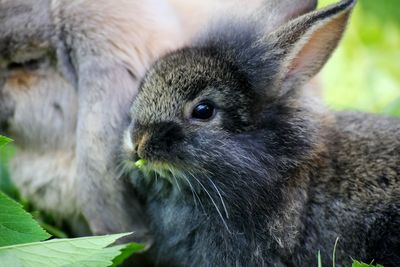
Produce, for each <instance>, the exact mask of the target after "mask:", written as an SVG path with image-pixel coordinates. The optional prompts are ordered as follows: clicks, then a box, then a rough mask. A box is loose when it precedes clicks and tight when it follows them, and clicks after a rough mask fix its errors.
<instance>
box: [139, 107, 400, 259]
mask: <svg viewBox="0 0 400 267" xmlns="http://www.w3.org/2000/svg"><path fill="white" fill-rule="evenodd" d="M335 115H336V116H335V117H334V118H333V117H332V116H329V115H328V116H327V117H322V118H321V121H319V122H318V121H315V123H317V124H318V123H321V124H322V123H326V124H327V125H325V127H324V129H325V130H327V131H325V133H323V135H322V136H321V139H320V140H319V141H320V142H319V143H318V142H317V143H315V148H314V149H315V150H314V151H315V156H316V157H315V158H310V159H307V160H305V161H304V162H302V163H300V164H299V165H298V167H295V168H293V169H292V170H291V171H290V172H289V173H290V176H289V177H285V174H284V173H283V174H282V177H281V179H282V180H283V181H284V180H286V182H285V183H284V184H283V185H282V184H279V187H277V188H276V191H275V194H276V196H275V198H278V199H279V202H280V204H279V205H278V204H276V203H275V204H271V202H270V201H271V199H270V198H269V196H264V195H260V194H257V193H255V192H254V190H255V188H253V187H252V188H246V187H245V186H240V187H239V188H238V190H240V191H241V193H240V194H241V195H239V194H238V195H237V196H234V195H233V194H227V195H223V198H224V202H225V205H227V207H228V210H229V215H230V218H229V219H226V218H225V220H226V222H227V225H228V228H229V231H228V230H227V229H226V226H225V225H224V222H223V221H222V220H221V217H220V215H219V213H218V211H217V210H216V208H215V207H214V205H213V203H212V202H210V201H209V196H208V195H207V193H206V192H205V191H202V190H199V192H197V194H198V197H199V198H200V199H201V200H202V203H201V204H200V203H199V200H198V199H197V196H195V198H194V197H193V195H192V193H191V192H190V186H189V185H188V184H185V182H184V181H183V182H180V185H179V186H180V187H177V186H175V187H171V186H170V184H169V183H168V182H165V184H164V185H163V187H162V186H161V183H162V182H163V181H162V180H161V179H159V180H158V181H157V183H155V184H154V183H152V184H150V185H149V184H147V183H146V182H145V180H141V179H135V184H136V185H137V188H139V190H140V192H141V193H142V195H143V196H144V197H145V199H146V200H147V206H146V207H147V212H148V214H149V216H150V217H151V221H152V222H153V225H152V229H153V231H154V236H155V237H156V239H155V244H159V246H157V247H156V248H154V250H155V251H156V255H157V260H158V261H159V262H160V263H164V264H166V265H167V266H169V265H171V264H172V266H175V265H178V266H315V265H316V255H317V252H318V251H321V255H322V259H323V263H324V265H326V266H329V265H330V264H331V262H332V253H333V249H334V244H335V240H336V238H339V243H338V246H337V248H336V262H338V263H340V264H341V265H339V266H342V264H344V263H346V264H347V265H350V262H351V257H352V258H354V259H360V260H363V261H364V262H371V261H372V260H375V262H378V263H383V264H384V266H397V264H398V263H399V262H400V254H399V251H400V247H399V246H400V235H397V236H396V234H395V233H398V229H400V186H399V183H400V181H399V179H400V138H399V136H400V120H399V119H395V118H382V117H379V116H375V115H371V114H363V113H337V114H335ZM315 141H317V140H315ZM283 142H284V140H283ZM259 149H261V148H258V150H259ZM258 152H259V151H258ZM286 172H287V171H286ZM225 177H226V179H229V174H227V175H226V176H225ZM240 178H242V179H243V180H246V179H252V180H255V181H257V179H263V178H264V177H257V176H253V177H251V178H250V177H248V176H246V175H243V177H240ZM142 179H144V177H142ZM198 179H199V180H201V181H204V179H202V178H201V177H198ZM160 180H161V181H160ZM178 183H179V182H178ZM195 183H196V182H195V181H194V182H193V184H192V185H193V186H194V184H195ZM262 183H263V182H262V181H260V184H262ZM204 186H205V187H206V189H207V191H209V193H210V194H211V197H212V198H213V199H214V201H215V202H216V203H217V205H218V206H219V209H220V212H224V211H223V209H222V206H221V204H222V203H221V202H220V198H219V195H218V193H217V192H216V191H215V189H214V188H213V185H212V184H209V183H205V184H204ZM218 186H221V185H220V184H218ZM221 187H222V186H221ZM181 190H183V191H185V190H188V192H187V194H182V192H180V191H181ZM220 190H221V189H220ZM259 190H261V191H262V190H263V188H259ZM265 190H266V191H268V190H271V189H270V188H268V189H266V188H265ZM160 192H162V193H160ZM146 196H147V197H146ZM242 197H245V199H243V198H242ZM282 200H283V201H282ZM233 203H236V204H237V206H238V207H237V208H234V206H235V205H233ZM230 204H231V205H230ZM271 206H272V207H271ZM203 208H204V209H203ZM271 208H272V209H273V210H271ZM271 213H272V214H274V213H275V214H274V215H271ZM233 214H235V215H233ZM172 251H173V253H171V252H172ZM178 263H179V264H178Z"/></svg>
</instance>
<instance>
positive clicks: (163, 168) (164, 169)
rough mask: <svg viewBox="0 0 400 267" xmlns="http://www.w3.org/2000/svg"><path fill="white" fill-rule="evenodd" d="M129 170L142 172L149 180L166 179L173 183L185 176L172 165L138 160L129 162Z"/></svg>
mask: <svg viewBox="0 0 400 267" xmlns="http://www.w3.org/2000/svg"><path fill="white" fill-rule="evenodd" d="M127 165H128V168H130V169H132V168H133V169H136V170H140V171H141V172H142V173H143V174H144V175H145V176H146V177H148V178H149V179H153V178H158V177H160V178H164V179H167V180H169V181H170V182H172V180H173V179H176V178H179V177H182V176H184V173H183V172H182V171H181V170H179V169H178V168H177V167H176V166H173V165H172V164H169V163H166V162H161V161H147V160H143V159H141V160H138V161H136V162H133V161H130V160H129V161H127Z"/></svg>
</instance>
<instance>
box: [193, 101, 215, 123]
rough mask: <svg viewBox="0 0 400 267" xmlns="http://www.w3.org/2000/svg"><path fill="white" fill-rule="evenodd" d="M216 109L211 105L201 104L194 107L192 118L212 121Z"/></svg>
mask: <svg viewBox="0 0 400 267" xmlns="http://www.w3.org/2000/svg"><path fill="white" fill-rule="evenodd" d="M214 114H215V107H214V105H213V104H211V103H204V102H203V103H200V104H197V106H195V107H194V109H193V111H192V118H193V119H197V120H210V119H212V118H213V117H214Z"/></svg>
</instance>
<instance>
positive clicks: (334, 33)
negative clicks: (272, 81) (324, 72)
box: [288, 14, 348, 76]
mask: <svg viewBox="0 0 400 267" xmlns="http://www.w3.org/2000/svg"><path fill="white" fill-rule="evenodd" d="M347 17H348V14H347V15H342V16H339V17H337V18H334V19H332V21H330V22H328V23H326V24H324V25H322V26H320V27H319V28H318V29H317V30H315V31H314V32H313V33H312V34H311V36H310V37H308V40H307V41H306V43H305V44H304V45H303V47H302V48H301V49H300V50H299V52H298V53H297V54H296V55H295V56H294V58H293V59H292V61H291V63H290V64H289V69H288V76H292V75H296V74H297V73H302V74H306V75H307V74H308V75H309V76H313V75H315V74H316V73H317V72H318V71H319V70H320V69H321V68H322V67H323V65H324V64H325V62H326V60H327V59H328V58H329V56H330V55H331V53H332V51H333V50H334V49H335V47H336V45H337V43H338V42H339V40H340V38H341V36H342V32H343V30H344V28H345V27H344V26H345V24H346V22H347Z"/></svg>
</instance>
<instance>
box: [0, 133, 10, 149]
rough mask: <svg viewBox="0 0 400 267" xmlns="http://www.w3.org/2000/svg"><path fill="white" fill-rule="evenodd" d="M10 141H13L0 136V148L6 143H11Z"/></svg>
mask: <svg viewBox="0 0 400 267" xmlns="http://www.w3.org/2000/svg"><path fill="white" fill-rule="evenodd" d="M12 141H13V140H12V139H10V138H8V137H5V136H2V135H0V148H1V147H3V146H5V145H7V144H8V143H11V142H12Z"/></svg>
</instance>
